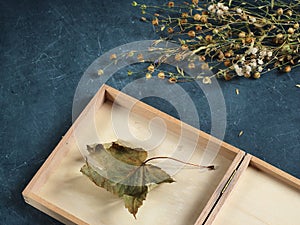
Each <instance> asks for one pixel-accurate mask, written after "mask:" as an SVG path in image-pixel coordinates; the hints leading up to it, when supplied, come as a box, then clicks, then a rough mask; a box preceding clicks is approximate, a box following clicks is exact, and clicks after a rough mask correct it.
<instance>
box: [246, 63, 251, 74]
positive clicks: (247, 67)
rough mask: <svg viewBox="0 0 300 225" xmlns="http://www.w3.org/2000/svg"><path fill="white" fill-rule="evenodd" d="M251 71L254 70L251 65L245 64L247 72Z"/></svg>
mask: <svg viewBox="0 0 300 225" xmlns="http://www.w3.org/2000/svg"><path fill="white" fill-rule="evenodd" d="M251 71H252V68H251V66H249V65H246V66H245V72H246V73H250V72H251Z"/></svg>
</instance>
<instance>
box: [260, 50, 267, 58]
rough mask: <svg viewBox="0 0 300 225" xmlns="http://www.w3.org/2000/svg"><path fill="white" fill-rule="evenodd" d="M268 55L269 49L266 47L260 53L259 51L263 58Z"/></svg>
mask: <svg viewBox="0 0 300 225" xmlns="http://www.w3.org/2000/svg"><path fill="white" fill-rule="evenodd" d="M266 55H267V51H266V50H265V49H263V50H261V51H260V53H259V56H260V57H261V58H263V57H265V56H266Z"/></svg>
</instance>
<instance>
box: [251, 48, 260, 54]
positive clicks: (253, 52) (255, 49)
mask: <svg viewBox="0 0 300 225" xmlns="http://www.w3.org/2000/svg"><path fill="white" fill-rule="evenodd" d="M257 52H258V48H256V47H254V48H252V50H251V53H252V54H253V55H255V54H256V53H257Z"/></svg>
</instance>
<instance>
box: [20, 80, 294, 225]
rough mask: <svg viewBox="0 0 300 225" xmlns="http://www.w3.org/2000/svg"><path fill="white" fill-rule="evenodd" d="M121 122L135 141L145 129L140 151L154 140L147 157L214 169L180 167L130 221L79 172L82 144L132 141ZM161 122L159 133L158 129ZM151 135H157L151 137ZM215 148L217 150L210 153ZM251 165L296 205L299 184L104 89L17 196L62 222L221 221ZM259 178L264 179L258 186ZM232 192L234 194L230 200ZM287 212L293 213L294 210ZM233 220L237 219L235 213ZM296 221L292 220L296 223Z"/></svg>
mask: <svg viewBox="0 0 300 225" xmlns="http://www.w3.org/2000/svg"><path fill="white" fill-rule="evenodd" d="M122 118H128V127H129V129H130V133H132V135H133V136H135V137H136V138H138V139H143V140H144V139H147V138H148V137H149V136H151V132H152V136H151V138H152V139H151V138H150V139H149V142H147V141H145V142H143V143H144V145H145V146H142V147H144V148H145V149H148V147H149V146H150V145H152V144H153V140H156V139H157V140H160V142H159V144H158V145H157V146H155V148H154V150H153V151H151V152H150V153H149V154H150V156H151V155H152V156H154V155H164V156H166V155H174V153H176V154H177V153H178V154H183V155H184V154H186V155H190V157H189V158H188V160H189V161H190V162H195V163H199V162H200V161H201V160H202V161H201V162H210V160H211V159H214V161H213V164H215V165H216V166H217V169H216V170H214V171H200V170H199V169H195V168H190V167H187V166H185V167H184V168H182V169H181V170H180V171H178V172H177V173H176V174H174V176H173V177H174V179H175V180H176V182H175V183H173V184H162V185H161V186H159V187H158V188H156V189H154V190H152V191H151V192H150V193H149V194H148V196H147V200H146V201H145V202H144V204H143V206H142V207H141V208H140V210H139V212H138V215H137V219H134V218H133V217H132V215H130V214H129V213H128V212H127V210H126V209H125V208H124V206H123V203H122V201H121V200H119V199H118V198H116V197H114V196H113V195H111V194H110V193H108V192H106V191H105V190H102V189H101V188H99V187H97V186H95V185H94V184H93V183H92V182H90V181H89V180H88V179H87V178H86V177H85V176H83V175H82V174H81V173H80V168H81V166H82V165H83V164H84V157H83V155H82V152H83V149H84V148H85V145H86V144H93V143H103V142H110V141H114V140H116V139H122V140H126V141H128V142H131V143H133V142H134V140H135V139H132V136H130V135H128V132H127V131H128V130H126V129H125V130H124V126H123V125H124V124H122V123H121V122H120V123H118V122H116V121H121V120H122ZM158 118H159V119H158ZM126 121H127V120H126ZM162 122H163V124H164V126H165V128H166V129H165V130H164V129H162V127H161V124H162ZM149 124H150V128H151V129H150V128H149ZM153 131H154V133H155V135H156V136H153ZM160 137H163V138H161V139H160ZM153 138H154V139H153ZM195 138H196V140H197V142H196V148H195V151H194V152H191V151H190V149H194V147H195V146H194V143H193V140H195ZM133 144H135V143H133ZM136 144H140V143H136ZM219 147H220V150H219V151H216V149H219ZM214 156H216V157H214ZM249 162H250V163H249ZM248 165H250V166H248ZM160 166H162V167H166V168H164V169H166V170H168V169H169V168H172V166H174V165H172V164H171V163H170V164H168V163H164V164H162V165H160ZM253 168H258V169H260V171H264V172H263V174H267V173H268V174H271V175H267V176H271V177H272V179H271V180H272V181H274V180H275V182H273V183H272V182H269V183H268V185H269V186H272V185H276V186H278V184H284V186H286V187H287V188H286V189H288V190H290V192H291V195H293V196H296V198H295V200H294V202H295V204H296V206H298V205H299V189H300V185H299V180H298V179H296V178H294V177H292V176H290V175H287V174H285V173H283V172H282V171H280V170H278V169H274V168H273V167H271V166H270V165H269V164H266V163H264V162H261V161H260V160H258V159H256V158H254V157H252V156H249V155H246V153H245V152H243V151H241V150H239V149H237V148H235V147H233V146H231V145H229V144H227V143H224V142H221V141H220V140H218V139H216V138H213V137H212V136H210V135H208V134H206V133H204V132H202V131H200V130H198V129H195V128H193V127H191V126H189V125H187V124H184V123H182V122H181V121H179V120H177V119H174V118H173V117H170V116H169V115H167V114H165V113H163V112H161V111H159V110H157V109H154V108H153V107H150V106H148V105H146V104H144V103H142V102H140V101H137V100H136V99H134V98H132V97H130V96H128V95H125V94H123V93H121V92H119V91H117V90H115V89H113V88H111V87H109V86H107V85H104V86H102V87H101V89H100V90H99V91H98V92H97V94H96V95H95V96H94V98H93V99H92V100H91V102H90V103H89V104H88V106H87V107H86V108H85V109H84V111H83V112H82V113H81V115H80V116H79V117H78V119H77V120H76V121H75V123H74V124H73V125H72V127H71V128H70V129H69V131H68V132H67V133H66V135H65V136H64V137H63V138H62V140H61V141H60V143H59V144H58V145H57V147H56V148H55V149H54V150H53V152H52V153H51V155H50V156H49V158H48V159H47V160H46V162H45V163H44V164H43V166H42V167H41V168H40V170H39V171H38V172H37V173H36V175H35V176H34V177H33V179H32V180H31V182H30V183H29V184H28V186H27V187H26V188H25V190H24V191H23V196H24V199H25V201H26V202H27V203H29V204H31V205H32V206H34V207H36V208H38V209H40V210H41V211H43V212H45V213H47V214H48V215H50V216H52V217H54V218H56V219H58V220H59V221H61V222H63V223H66V224H100V225H115V224H118V225H119V224H120V221H121V223H122V224H125V225H134V224H143V225H148V224H149V225H150V224H157V225H160V224H163V225H167V224H172V225H177V224H178V225H189V224H191V225H192V224H212V223H213V224H221V223H222V220H223V216H225V217H226V216H227V211H228V210H229V211H230V210H235V208H234V207H235V203H233V204H230V203H231V202H232V201H233V200H231V199H232V198H234V196H235V191H236V190H234V189H237V190H240V189H241V188H239V186H240V183H243V181H242V180H243V179H245V178H244V177H249V175H247V174H250V176H252V177H254V178H255V177H256V176H257V175H256V174H253V171H256V172H257V171H258V170H256V169H253ZM248 171H250V172H248ZM260 173H262V172H259V174H260ZM262 177H264V175H262ZM254 180H255V179H254ZM265 180H267V179H263V181H264V182H265ZM277 180H280V182H281V183H278V182H277ZM282 182H283V183H282ZM256 183H257V182H256ZM232 190H234V191H232ZM242 191H247V189H243V188H242V189H241V191H237V192H239V193H240V192H242ZM231 192H232V196H233V197H232V196H230V193H231ZM290 192H289V193H290ZM286 194H287V195H288V193H286V192H284V191H283V192H282V193H280V195H286ZM262 195H264V193H262ZM264 196H266V195H264ZM269 197H270V200H272V198H273V195H272V194H269ZM281 199H282V197H281ZM283 199H284V198H283ZM250 200H251V199H250ZM253 201H254V200H253ZM279 202H280V201H279ZM250 203H251V202H250ZM250 203H249V204H250ZM253 203H255V201H254V202H253ZM285 203H286V202H282V204H285ZM245 204H247V202H245ZM251 204H252V203H251ZM297 204H298V205H297ZM223 205H224V207H222V206H223ZM232 205H233V206H232ZM239 207H240V206H238V208H239ZM287 207H288V206H287ZM226 210H227V211H226ZM249 210H250V209H249ZM294 211H295V210H294ZM219 212H220V213H219ZM249 212H250V211H249ZM290 212H291V213H292V214H293V210H290ZM293 215H294V214H293ZM239 216H240V217H241V218H243V215H242V214H240V215H239ZM296 216H297V215H295V216H294V217H292V219H291V220H293V219H298V221H300V220H299V219H300V218H299V217H297V218H296ZM230 217H232V214H231V215H230ZM246 219H247V218H246ZM219 221H221V223H220V222H219ZM222 224H224V223H222ZM226 224H232V223H226ZM236 224H240V223H236ZM261 224H268V223H261ZM286 224H287V223H286Z"/></svg>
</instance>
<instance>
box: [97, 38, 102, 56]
mask: <svg viewBox="0 0 300 225" xmlns="http://www.w3.org/2000/svg"><path fill="white" fill-rule="evenodd" d="M97 41H98V46H99V52H100V55H102V46H101V43H100V38H99V34H98V37H97Z"/></svg>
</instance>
